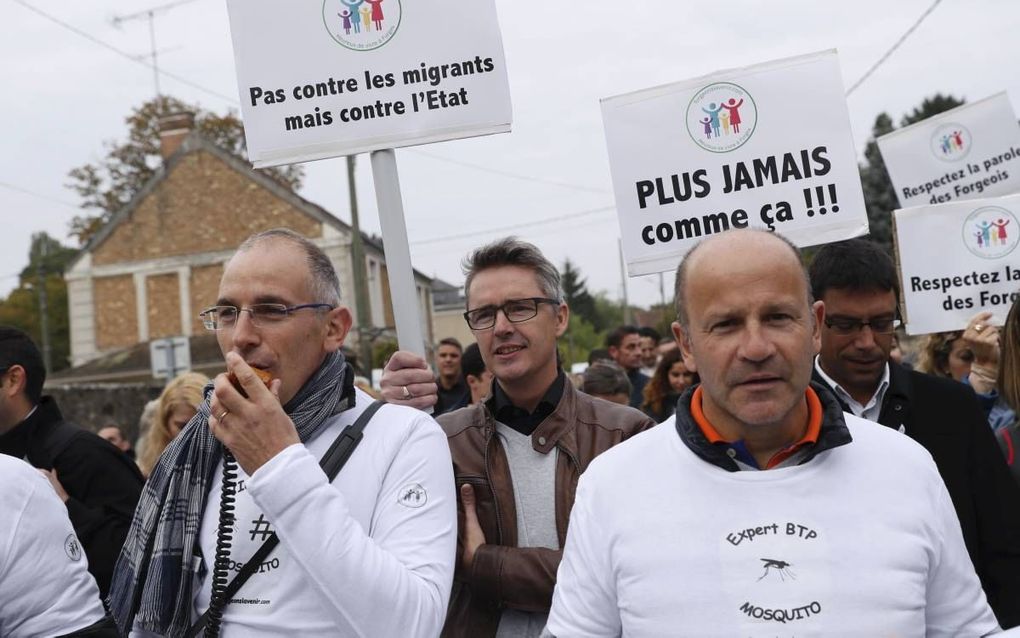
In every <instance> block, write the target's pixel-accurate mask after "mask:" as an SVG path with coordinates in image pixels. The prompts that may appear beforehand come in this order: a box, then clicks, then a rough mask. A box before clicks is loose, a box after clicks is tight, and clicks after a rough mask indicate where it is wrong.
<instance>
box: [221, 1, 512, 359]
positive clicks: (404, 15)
mask: <svg viewBox="0 0 1020 638" xmlns="http://www.w3.org/2000/svg"><path fill="white" fill-rule="evenodd" d="M227 9H228V11H229V15H230V30H231V36H232V39H233V44H234V57H235V60H236V65H237V77H238V89H239V91H240V95H241V113H242V116H243V118H244V125H245V139H246V142H247V149H248V155H249V158H250V159H251V161H252V164H253V165H254V166H255V167H256V168H262V167H265V166H274V165H278V164H285V163H293V162H305V161H310V160H316V159H325V158H330V157H338V156H343V155H354V154H357V153H366V152H371V153H372V169H373V173H374V174H375V184H376V189H375V190H376V197H377V199H378V204H379V215H380V225H381V227H382V232H383V239H384V249H385V253H386V261H387V272H388V275H389V280H390V296H391V300H392V304H393V313H394V318H395V320H396V324H397V334H398V337H399V341H400V347H401V348H403V349H405V350H411V351H413V352H417V353H420V354H423V353H424V349H425V337H424V332H423V326H424V325H426V324H425V322H423V321H422V318H421V304H420V303H419V300H420V296H419V295H418V294H417V290H416V287H415V283H414V272H413V270H412V268H411V258H410V249H409V247H408V243H407V230H406V227H405V223H404V216H403V204H402V199H401V194H400V185H399V181H398V179H397V169H396V159H395V155H394V152H393V149H395V148H398V147H402V146H412V145H417V144H429V143H432V142H440V141H444V140H452V139H460V138H464V137H472V136H477V135H489V134H492V133H505V132H508V131H509V130H510V120H511V108H510V88H509V84H508V82H507V77H506V64H505V62H504V59H503V44H502V38H501V35H500V31H499V25H498V23H497V20H496V8H495V4H494V1H493V0H478V1H473V2H466V3H465V2H462V1H460V0H433V1H432V2H429V3H420V2H409V1H408V0H288V1H286V2H285V1H282V0H228V2H227ZM437 33H438V34H443V37H436V34H437Z"/></svg>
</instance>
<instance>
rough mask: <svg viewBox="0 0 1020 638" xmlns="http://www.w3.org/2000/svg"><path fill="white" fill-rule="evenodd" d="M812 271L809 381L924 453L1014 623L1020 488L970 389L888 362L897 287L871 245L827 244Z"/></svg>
mask: <svg viewBox="0 0 1020 638" xmlns="http://www.w3.org/2000/svg"><path fill="white" fill-rule="evenodd" d="M810 275H811V288H812V293H813V295H814V297H815V299H816V300H818V301H821V302H823V303H824V305H825V319H824V323H823V326H822V348H821V353H820V354H819V356H818V358H817V359H816V360H815V370H814V380H815V381H818V382H820V383H823V384H825V385H826V386H828V387H829V388H831V389H832V390H833V392H834V393H835V395H836V396H837V397H838V398H839V400H840V402H841V403H842V404H843V407H844V409H845V410H846V411H847V412H852V413H853V414H855V415H857V416H861V417H863V418H866V419H870V420H872V421H877V422H878V423H881V424H882V425H886V426H888V427H891V428H894V429H897V430H899V431H900V432H903V433H904V434H906V435H907V436H909V437H910V438H912V439H914V440H915V441H917V442H918V443H920V444H921V445H922V446H924V447H925V449H927V450H928V452H929V453H931V455H932V457H933V458H934V459H935V464H936V465H937V466H938V469H939V473H940V474H941V475H942V480H943V481H945V484H946V488H947V489H948V491H949V495H950V497H951V498H952V500H953V505H954V507H955V508H956V514H957V516H958V517H959V519H960V525H961V527H962V529H963V538H964V541H965V542H966V545H967V550H968V552H969V553H970V557H971V560H972V561H973V562H974V567H975V569H976V571H977V573H978V576H979V577H980V578H981V584H982V586H983V587H984V589H985V593H986V594H987V595H988V602H989V604H990V605H991V607H992V609H993V610H994V611H995V614H996V616H997V617H998V620H999V623H1000V624H1001V625H1002V626H1003V627H1007V628H1008V627H1013V626H1017V625H1020V490H1018V488H1017V486H1016V485H1015V484H1014V483H1013V481H1012V479H1011V478H1010V475H1009V470H1008V468H1007V467H1006V464H1005V461H1004V459H1003V457H1002V454H1001V453H1000V452H999V450H998V449H997V445H996V442H995V437H994V435H993V433H992V431H991V428H989V427H988V422H987V421H986V420H985V418H984V414H983V412H982V410H981V406H980V404H979V403H978V400H977V397H976V395H975V394H974V392H973V391H972V390H971V389H970V388H968V387H967V386H965V385H963V384H961V383H957V382H956V381H953V380H950V379H941V378H936V377H934V376H929V375H925V374H921V373H918V372H914V371H911V370H908V369H906V368H904V367H902V366H900V365H898V364H896V363H893V362H892V361H890V360H889V351H890V350H891V349H892V339H893V330H894V329H895V327H896V326H897V325H898V323H899V322H898V320H897V316H898V313H897V307H898V304H899V284H898V279H897V275H896V268H895V266H894V265H893V263H892V260H891V259H890V258H889V256H888V255H886V254H885V252H883V251H882V249H881V248H880V247H879V246H878V245H876V244H874V243H872V242H869V241H866V240H863V239H854V240H850V241H846V242H840V243H837V244H829V245H827V246H825V247H823V248H822V249H821V250H819V251H818V253H817V254H816V255H815V258H814V261H813V262H812V263H811V268H810ZM889 489H896V486H895V485H890V486H889Z"/></svg>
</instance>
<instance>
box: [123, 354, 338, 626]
mask: <svg viewBox="0 0 1020 638" xmlns="http://www.w3.org/2000/svg"><path fill="white" fill-rule="evenodd" d="M353 376H354V375H353V373H352V372H351V371H350V369H349V368H348V366H347V363H346V361H345V360H344V356H343V355H342V354H341V353H340V352H339V351H337V352H334V353H332V354H330V355H328V356H327V357H326V359H325V361H323V363H322V365H321V366H320V367H319V369H318V371H316V373H315V374H314V375H313V376H312V378H311V379H309V380H308V381H307V382H306V383H305V385H304V386H303V387H302V388H301V389H300V390H299V391H298V393H297V395H295V396H294V398H293V399H291V400H290V402H288V403H287V405H285V406H284V411H285V412H286V413H287V415H288V416H290V418H291V420H292V421H293V422H294V425H295V426H296V428H297V432H298V436H299V437H300V438H301V441H302V442H305V441H308V440H309V439H311V438H313V437H314V436H315V435H316V434H318V432H319V430H321V429H322V428H323V426H324V425H325V424H326V422H327V420H328V419H329V417H331V416H333V415H334V414H337V413H339V412H342V411H343V410H346V409H347V408H349V407H351V406H353V404H354V393H353V391H351V390H349V388H348V387H347V386H350V385H351V381H352V380H353ZM345 381H346V383H345ZM211 388H212V386H211V385H210V386H207V387H206V395H205V396H206V400H205V401H204V402H202V405H201V406H199V409H198V414H196V415H195V417H194V418H192V419H191V421H190V422H189V423H188V425H187V427H186V428H185V429H184V430H183V431H182V432H181V434H180V435H179V436H178V437H177V438H176V439H174V440H173V441H172V442H171V443H170V445H169V446H168V447H167V448H166V451H164V452H163V455H162V456H160V458H159V463H158V464H157V465H156V467H155V468H154V469H153V471H152V475H151V476H150V477H149V480H148V482H146V484H145V488H144V489H143V491H142V496H141V498H140V500H139V501H138V507H137V508H135V515H134V520H133V521H132V523H131V530H130V531H129V532H128V536H127V539H126V540H125V541H124V547H123V549H122V550H121V552H120V558H118V559H117V566H116V568H115V569H114V574H113V583H112V585H111V587H110V598H109V605H110V609H111V611H112V612H113V615H114V617H115V618H116V619H117V624H118V626H119V627H120V630H121V631H122V632H123V633H124V635H127V634H128V633H129V632H130V631H131V627H132V624H133V623H134V621H135V620H137V621H138V623H139V625H140V626H141V628H143V629H145V630H147V631H152V632H156V633H158V634H162V635H164V636H169V637H173V638H175V637H177V636H184V635H185V634H186V632H187V630H188V628H189V627H190V625H191V609H192V601H193V599H194V592H193V591H192V582H193V576H194V571H195V566H194V564H193V560H192V556H193V550H194V547H195V545H196V541H197V537H198V528H199V525H200V524H201V522H202V514H203V512H204V510H205V504H206V499H207V497H208V494H209V488H210V486H211V485H212V483H213V479H214V477H213V474H214V472H215V470H216V466H217V465H218V464H219V462H220V458H221V457H222V455H223V445H222V444H221V443H220V442H219V441H218V440H216V438H215V437H214V436H213V435H212V433H211V431H210V430H209V396H210V390H211Z"/></svg>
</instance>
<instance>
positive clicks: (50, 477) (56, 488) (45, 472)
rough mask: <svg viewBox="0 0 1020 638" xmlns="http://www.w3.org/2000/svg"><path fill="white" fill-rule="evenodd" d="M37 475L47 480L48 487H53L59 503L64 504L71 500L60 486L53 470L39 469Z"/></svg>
mask: <svg viewBox="0 0 1020 638" xmlns="http://www.w3.org/2000/svg"><path fill="white" fill-rule="evenodd" d="M39 473H40V474H42V475H43V476H45V477H46V478H47V479H48V480H49V482H50V485H52V486H53V491H54V492H56V493H57V496H59V497H60V500H61V501H63V502H65V503H66V502H67V499H69V498H71V497H70V496H69V495H68V494H67V490H65V489H64V486H63V485H61V484H60V479H58V478H57V471H56V470H55V469H54V470H43V469H40V470H39Z"/></svg>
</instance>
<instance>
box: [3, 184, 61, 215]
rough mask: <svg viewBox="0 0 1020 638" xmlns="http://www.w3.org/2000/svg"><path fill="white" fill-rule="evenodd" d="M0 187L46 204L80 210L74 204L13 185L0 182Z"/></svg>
mask: <svg viewBox="0 0 1020 638" xmlns="http://www.w3.org/2000/svg"><path fill="white" fill-rule="evenodd" d="M0 187H2V188H7V189H10V190H12V191H16V192H18V193H24V194H25V195H31V196H32V197H38V198H39V199H45V200H46V201H48V202H53V203H54V204H60V205H61V206H67V207H68V208H73V209H75V210H81V207H80V206H77V205H76V204H72V203H70V202H65V201H64V200H61V199H57V198H55V197H50V196H49V195H43V194H41V193H36V192H33V191H30V190H28V189H27V188H21V187H20V186H15V185H14V184H8V183H7V182H0Z"/></svg>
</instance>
